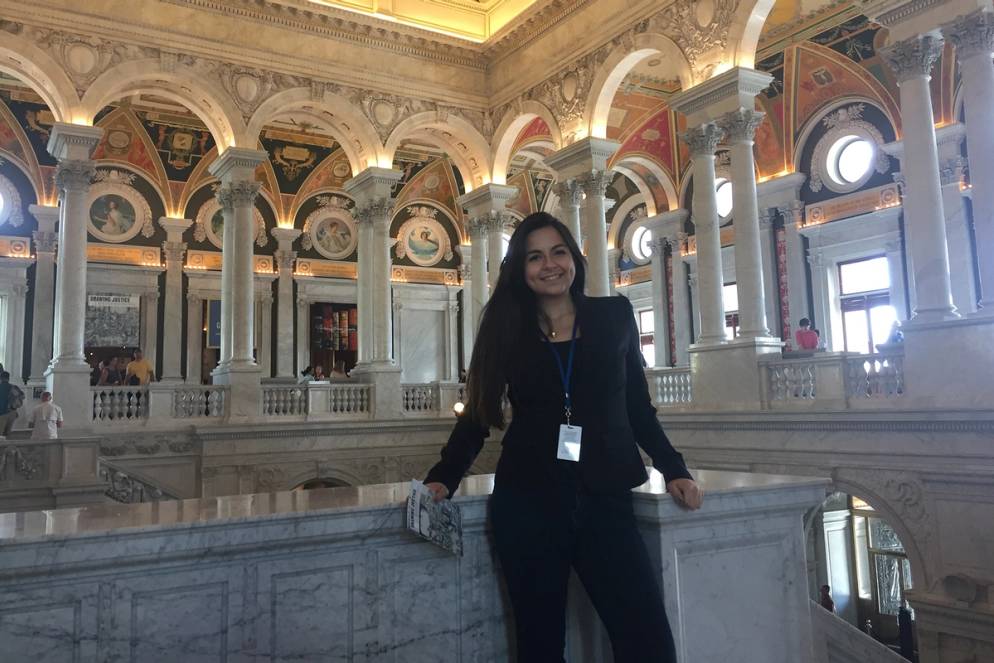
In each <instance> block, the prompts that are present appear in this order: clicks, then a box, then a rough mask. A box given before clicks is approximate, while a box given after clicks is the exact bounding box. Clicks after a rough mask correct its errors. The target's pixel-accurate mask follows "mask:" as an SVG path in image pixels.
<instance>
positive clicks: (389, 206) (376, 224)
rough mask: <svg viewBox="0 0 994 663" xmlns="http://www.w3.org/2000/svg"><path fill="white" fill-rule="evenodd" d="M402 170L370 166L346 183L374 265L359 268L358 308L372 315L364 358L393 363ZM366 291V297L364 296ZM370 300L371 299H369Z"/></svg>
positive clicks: (374, 361)
mask: <svg viewBox="0 0 994 663" xmlns="http://www.w3.org/2000/svg"><path fill="white" fill-rule="evenodd" d="M402 177H403V173H401V172H400V171H397V170H390V169H388V168H375V167H374V168H367V169H366V170H364V171H362V172H361V173H359V174H358V175H356V176H355V177H353V178H352V179H351V180H349V182H348V183H347V184H346V189H347V190H348V192H349V193H350V194H351V195H352V197H353V198H354V199H355V201H356V207H355V214H356V219H357V220H358V222H359V226H360V229H361V228H362V226H366V230H365V232H360V235H359V242H360V247H361V246H362V244H363V240H364V239H365V240H366V242H365V243H366V249H365V251H362V249H361V248H360V253H362V254H364V257H366V259H367V260H368V261H369V263H368V264H371V266H372V269H370V270H366V269H365V268H363V269H362V270H361V272H360V279H361V282H360V284H359V293H360V298H359V308H360V310H361V309H362V308H363V306H364V305H365V306H368V307H369V308H370V309H371V315H367V316H364V321H365V322H367V323H371V324H370V332H371V334H370V337H371V340H372V348H371V353H369V354H368V355H367V356H366V357H364V360H365V361H366V362H368V363H373V364H393V357H392V356H391V346H392V345H393V343H392V334H393V306H392V303H391V284H390V268H391V265H392V262H391V259H390V248H391V245H392V242H391V240H390V222H391V221H392V220H393V210H394V200H393V197H392V195H391V190H392V188H393V186H394V185H395V184H396V183H397V182H399V181H400V179H401V178H402ZM362 295H365V297H362ZM364 300H365V301H364ZM370 300H371V301H370Z"/></svg>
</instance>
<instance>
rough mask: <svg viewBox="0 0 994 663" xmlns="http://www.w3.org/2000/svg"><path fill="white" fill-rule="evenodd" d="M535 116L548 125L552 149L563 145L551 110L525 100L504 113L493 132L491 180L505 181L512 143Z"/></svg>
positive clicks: (504, 182)
mask: <svg viewBox="0 0 994 663" xmlns="http://www.w3.org/2000/svg"><path fill="white" fill-rule="evenodd" d="M535 118H541V119H542V121H543V122H545V124H546V126H548V127H549V131H550V132H551V134H552V143H553V149H556V150H558V149H559V148H561V147H562V145H563V138H562V132H561V131H560V129H559V123H558V122H556V118H555V116H553V115H552V111H550V110H549V109H548V108H546V107H545V106H544V105H542V104H541V103H539V102H537V101H525V102H524V103H522V104H521V107H520V109H518V108H513V109H511V110H508V111H507V113H505V114H504V117H503V119H502V120H501V122H500V125H499V126H498V127H497V131H496V132H494V142H493V152H494V163H493V174H492V175H493V181H494V182H496V183H497V184H506V183H507V169H508V167H509V166H510V163H511V158H512V157H513V156H514V153H513V152H512V150H513V149H514V143H515V141H516V140H517V139H518V136H519V135H520V134H521V131H522V130H523V129H524V128H525V127H527V126H528V124H529V123H530V122H532V121H533V120H534V119H535Z"/></svg>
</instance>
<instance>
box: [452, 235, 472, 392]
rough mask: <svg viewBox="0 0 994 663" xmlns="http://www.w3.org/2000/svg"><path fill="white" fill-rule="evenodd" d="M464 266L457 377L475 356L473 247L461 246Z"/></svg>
mask: <svg viewBox="0 0 994 663" xmlns="http://www.w3.org/2000/svg"><path fill="white" fill-rule="evenodd" d="M459 251H460V253H461V254H462V259H463V261H464V262H463V264H461V265H459V281H460V282H461V283H462V309H461V313H462V337H461V338H462V348H463V356H462V358H461V361H460V360H459V359H457V363H458V364H459V365H458V366H457V370H456V375H458V374H459V372H458V368H459V367H462V368H469V360H470V358H471V357H472V356H473V338H474V337H475V335H476V328H475V327H474V325H475V324H476V316H477V314H476V308H475V302H474V301H473V292H472V290H473V270H472V268H471V267H470V265H469V262H470V260H471V254H472V251H473V248H472V247H471V246H466V245H463V246H460V247H459Z"/></svg>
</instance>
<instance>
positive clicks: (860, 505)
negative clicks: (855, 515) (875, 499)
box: [852, 497, 873, 511]
mask: <svg viewBox="0 0 994 663" xmlns="http://www.w3.org/2000/svg"><path fill="white" fill-rule="evenodd" d="M852 508H854V509H865V510H867V511H873V507H872V506H870V505H869V504H867V503H866V502H865V501H864V500H862V499H860V498H858V497H853V498H852Z"/></svg>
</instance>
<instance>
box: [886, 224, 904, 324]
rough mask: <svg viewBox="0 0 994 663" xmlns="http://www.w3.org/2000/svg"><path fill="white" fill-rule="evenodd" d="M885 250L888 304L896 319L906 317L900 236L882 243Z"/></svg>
mask: <svg viewBox="0 0 994 663" xmlns="http://www.w3.org/2000/svg"><path fill="white" fill-rule="evenodd" d="M884 250H886V251H887V274H888V276H889V277H890V305H891V306H893V307H894V310H895V311H897V319H898V320H901V321H902V322H903V321H904V320H907V319H908V306H907V301H908V300H907V293H906V289H905V287H904V247H903V246H902V245H901V240H900V238H896V239H892V240H888V241H887V243H886V244H884Z"/></svg>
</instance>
